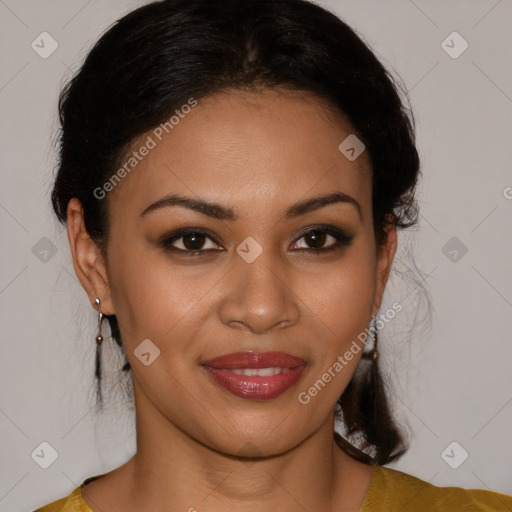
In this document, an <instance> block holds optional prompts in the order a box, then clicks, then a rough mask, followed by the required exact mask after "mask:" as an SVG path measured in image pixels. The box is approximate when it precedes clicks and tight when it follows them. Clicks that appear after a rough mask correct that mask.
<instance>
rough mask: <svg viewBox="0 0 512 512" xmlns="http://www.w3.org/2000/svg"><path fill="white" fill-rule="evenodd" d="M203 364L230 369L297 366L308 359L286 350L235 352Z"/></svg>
mask: <svg viewBox="0 0 512 512" xmlns="http://www.w3.org/2000/svg"><path fill="white" fill-rule="evenodd" d="M202 364H203V365H204V366H210V367H212V368H218V369H225V370H229V369H234V368H271V367H279V368H296V367H297V366H301V365H303V364H306V361H305V360H304V359H302V358H300V357H296V356H292V355H291V354H287V353H285V352H235V353H232V354H225V355H223V356H219V357H214V358H213V359H209V360H208V361H204V362H203V363H202Z"/></svg>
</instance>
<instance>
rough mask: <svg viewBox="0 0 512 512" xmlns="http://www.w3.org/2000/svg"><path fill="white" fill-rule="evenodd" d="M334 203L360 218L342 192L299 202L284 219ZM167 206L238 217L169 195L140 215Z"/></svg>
mask: <svg viewBox="0 0 512 512" xmlns="http://www.w3.org/2000/svg"><path fill="white" fill-rule="evenodd" d="M334 203H347V204H351V205H353V206H355V207H356V209H357V212H358V214H359V217H360V218H362V212H361V205H360V204H359V203H358V202H357V200H356V199H355V198H353V197H352V196H350V195H348V194H345V193H343V192H333V193H331V194H326V195H321V196H318V197H313V198H309V199H304V200H302V201H299V202H298V203H295V204H294V205H292V206H290V207H289V208H288V209H287V210H286V212H285V213H284V217H285V218H286V219H294V218H296V217H300V216H301V215H305V214H306V213H309V212H313V211H315V210H319V209H320V208H323V207H324V206H327V205H330V204H334ZM169 206H181V207H183V208H188V209H190V210H194V211H196V212H198V213H201V214H203V215H207V216H208V217H212V218H214V219H219V220H231V221H234V220H237V219H238V215H237V214H236V213H235V210H233V209H232V208H229V207H226V206H222V205H220V204H218V203H211V202H207V201H203V200H201V199H196V198H192V197H186V196H182V195H180V194H171V195H168V196H165V197H163V198H162V199H159V200H158V201H156V202H154V203H152V204H150V205H149V206H148V207H147V208H146V209H145V210H144V211H143V212H142V213H141V214H140V215H141V217H143V216H144V215H146V214H148V213H150V212H152V211H155V210H158V209H160V208H165V207H169Z"/></svg>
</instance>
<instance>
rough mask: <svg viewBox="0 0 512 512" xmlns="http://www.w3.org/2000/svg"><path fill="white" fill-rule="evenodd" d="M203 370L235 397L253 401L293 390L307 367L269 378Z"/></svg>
mask: <svg viewBox="0 0 512 512" xmlns="http://www.w3.org/2000/svg"><path fill="white" fill-rule="evenodd" d="M203 368H204V369H205V370H206V371H207V372H208V374H209V375H210V376H211V377H212V378H213V380H214V381H215V382H217V383H218V384H220V385H221V386H222V387H224V388H225V389H227V390H228V391H229V392H230V393H233V395H235V396H238V397H240V398H247V399H252V400H269V399H271V398H275V397H276V396H279V395H281V394H282V393H284V392H285V391H286V390H288V389H289V388H291V387H292V386H293V385H294V384H295V383H296V382H297V380H298V379H299V377H300V375H301V373H302V372H303V371H304V368H306V365H305V364H303V365H301V366H297V367H296V368H290V370H289V371H288V372H286V373H278V374H277V375H272V376H269V377H262V376H260V375H254V376H251V377H249V376H247V375H238V374H236V373H234V372H232V371H229V370H222V369H219V368H212V367H211V366H203Z"/></svg>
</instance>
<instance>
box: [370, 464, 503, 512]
mask: <svg viewBox="0 0 512 512" xmlns="http://www.w3.org/2000/svg"><path fill="white" fill-rule="evenodd" d="M396 510H403V511H405V510H414V511H415V512H423V511H427V510H428V511H431V510H436V511H439V512H448V511H450V512H451V511H454V510H472V511H473V510H474V511H481V512H491V511H492V512H497V511H503V512H509V511H512V496H507V495H505V494H501V493H498V492H492V491H488V490H483V489H464V488H462V487H437V486H435V485H433V484H431V483H429V482H426V481H424V480H421V479H419V478H416V477H414V476H412V475H408V474H407V473H403V472H401V471H398V470H395V469H391V468H385V467H382V466H374V475H373V480H372V483H371V486H370V489H369V490H368V493H367V496H366V499H365V501H364V503H363V506H362V508H361V509H360V512H376V511H379V512H392V511H396Z"/></svg>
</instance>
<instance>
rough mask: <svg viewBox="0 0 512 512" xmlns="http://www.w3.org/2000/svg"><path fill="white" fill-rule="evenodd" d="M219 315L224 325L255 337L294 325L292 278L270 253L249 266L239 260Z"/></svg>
mask: <svg viewBox="0 0 512 512" xmlns="http://www.w3.org/2000/svg"><path fill="white" fill-rule="evenodd" d="M228 283H229V284H228V285H227V286H226V287H225V295H224V296H223V298H222V304H221V307H220V316H221V320H222V322H223V323H224V324H226V325H229V326H231V327H237V328H240V327H243V328H245V329H247V330H250V331H251V332H252V333H255V334H263V333H266V332H268V331H270V330H272V329H278V328H284V327H286V326H292V325H295V324H296V323H297V322H298V319H299V317H300V309H299V303H300V300H299V297H297V295H296V294H295V293H294V291H293V277H292V275H291V273H290V272H289V271H286V270H285V269H284V266H283V265H280V264H279V263H277V261H276V258H273V257H272V255H271V254H270V251H268V252H266V251H263V252H262V254H261V255H260V256H259V257H258V258H257V259H256V260H255V261H253V262H252V263H247V262H246V261H244V260H243V259H242V258H239V260H237V261H236V263H235V266H234V268H233V269H232V271H231V272H230V277H229V278H228Z"/></svg>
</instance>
